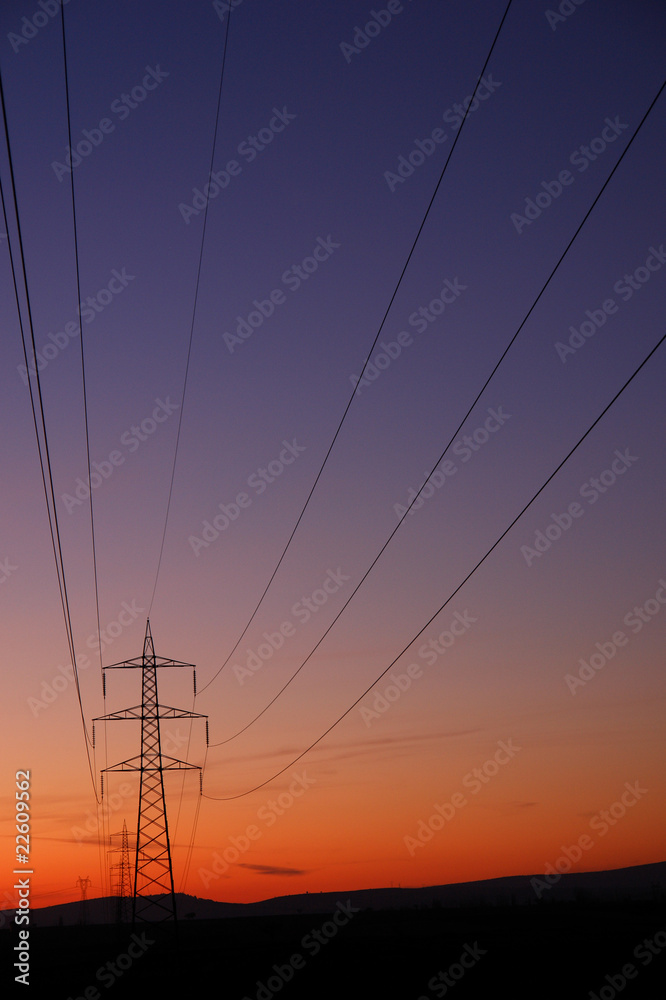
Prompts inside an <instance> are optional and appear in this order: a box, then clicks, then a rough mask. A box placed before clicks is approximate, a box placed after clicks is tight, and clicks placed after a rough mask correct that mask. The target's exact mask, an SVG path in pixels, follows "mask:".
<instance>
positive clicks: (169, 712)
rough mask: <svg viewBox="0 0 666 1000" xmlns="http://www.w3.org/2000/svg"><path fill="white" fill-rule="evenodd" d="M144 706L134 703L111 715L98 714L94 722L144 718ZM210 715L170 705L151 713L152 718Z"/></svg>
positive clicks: (161, 706) (185, 717) (187, 717)
mask: <svg viewBox="0 0 666 1000" xmlns="http://www.w3.org/2000/svg"><path fill="white" fill-rule="evenodd" d="M142 711H143V709H142V706H141V705H134V706H133V707H132V708H123V709H121V710H120V711H119V712H111V713H110V714H109V715H98V716H97V718H95V719H93V722H117V721H118V720H121V719H139V720H141V719H142V718H143V714H142ZM206 718H208V716H206V715H200V714H199V712H187V711H185V710H183V709H180V708H171V707H170V706H169V705H160V707H159V713H158V714H156V715H151V719H206Z"/></svg>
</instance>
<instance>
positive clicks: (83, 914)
mask: <svg viewBox="0 0 666 1000" xmlns="http://www.w3.org/2000/svg"><path fill="white" fill-rule="evenodd" d="M76 884H77V886H78V888H79V889H80V890H81V902H80V904H79V923H80V924H86V923H87V922H88V907H87V905H86V904H87V902H88V886H90V885H92V882H91V881H90V879H89V878H88V876H87V875H86V877H85V878H81V876H80V875H79V877H78V878H77V880H76Z"/></svg>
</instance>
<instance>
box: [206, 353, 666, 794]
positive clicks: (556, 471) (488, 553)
mask: <svg viewBox="0 0 666 1000" xmlns="http://www.w3.org/2000/svg"><path fill="white" fill-rule="evenodd" d="M664 340H666V333H665V334H664V335H663V336H662V337H661V338H660V340H658V341H657V343H656V344H655V346H654V347H653V348H652V350H651V351H650V353H649V354H648V355H647V357H645V358H644V359H643V361H641V363H640V364H639V365H638V367H637V368H636V369H635V370H634V372H633V373H632V374H631V375H630V376H629V378H628V379H627V381H626V382H625V383H624V385H623V386H622V388H621V389H619V390H618V392H616V393H615V395H614V396H613V398H612V399H611V401H610V403H608V404H607V405H606V406H605V407H604V408H603V410H602V411H601V413H600V414H599V416H598V417H597V418H596V420H594V422H593V423H592V424H591V425H590V426H589V427H588V429H587V430H586V431H585V433H584V434H583V435H582V436H581V437H580V438H579V439H578V441H577V442H576V444H575V445H574V446H573V448H571V450H570V451H569V452H568V453H567V454H566V455H565V457H564V458H563V459H562V461H561V462H560V463H559V465H557V467H556V468H555V469H554V470H553V472H551V474H550V475H549V476H548V478H547V479H546V481H545V482H544V483H543V485H542V486H540V487H539V489H538V490H537V491H536V493H535V494H534V495H533V497H532V499H531V500H529V501H528V502H527V503H526V504H525V506H524V507H523V509H522V510H521V511H520V512H519V513H518V514H517V515H516V516H515V517H514V519H513V520H512V521H511V523H510V524H509V526H508V527H507V528H505V529H504V531H503V532H502V534H501V535H500V536H499V538H498V539H497V540H496V541H495V542H494V543H493V544H492V545H491V546H490V548H489V549H488V550H487V551H486V553H485V555H483V556H482V557H481V559H479V561H478V562H477V563H476V565H475V566H474V567H473V568H472V569H471V570H470V571H469V573H468V574H467V576H466V577H465V578H464V579H463V580H462V581H461V582H460V583H459V584H458V586H457V587H456V589H455V590H454V591H453V592H452V593H451V594H449V596H448V597H447V599H446V600H445V601H444V603H443V604H441V605H440V606H439V608H438V609H437V611H436V612H435V613H434V614H433V615H432V616H431V617H430V618H429V619H428V621H427V622H426V623H425V625H423V627H422V628H420V629H419V631H418V632H417V633H416V635H414V636H412V638H411V639H410V640H409V642H408V643H407V645H406V646H404V647H403V649H402V650H401V651H400V652H399V653H398V655H397V656H396V657H395V658H394V659H393V660H392V661H391V662H390V663H389V665H388V667H386V669H385V670H382V672H381V674H380V675H379V676H378V677H376V678H375V679H374V681H373V682H372V684H370V685H369V686H368V687H367V688H366V689H365V691H363V693H362V694H361V695H359V697H358V698H357V699H356V701H354V702H352V704H351V705H350V706H349V708H348V709H346V711H344V712H343V713H342V715H340V716H338V718H337V719H336V720H335V722H334V723H332V724H331V725H330V726H329V727H328V729H327V730H326V731H325V732H323V733H322V734H321V736H319V737H318V738H317V739H316V740H314V741H313V742H312V743H311V744H310V745H309V746H308V747H306V749H305V750H303V751H302V753H300V754H299V755H298V756H297V757H294V759H293V760H292V761H290V763H289V764H287V765H285V767H283V768H281V769H280V770H279V771H277V772H276V773H275V774H274V775H272V776H271V777H270V778H267V779H266V781H262V782H261V783H260V784H258V785H255V786H254V788H249V789H248V790H247V791H245V792H239V793H238V794H237V795H224V796H218V795H206V793H205V792H202V795H203V796H204V797H205V798H207V799H213V800H214V801H216V802H229V801H231V800H232V799H240V798H243V797H244V796H245V795H251V794H252V792H256V791H258V789H260V788H263V787H264V785H268V784H270V782H271V781H275V779H276V778H279V776H280V775H281V774H284V772H285V771H287V770H288V769H289V768H290V767H293V765H294V764H296V763H297V762H298V761H299V760H301V758H302V757H304V756H305V755H306V754H307V753H309V752H310V750H312V749H313V748H314V747H316V746H317V744H318V743H321V741H322V740H323V739H324V738H325V737H326V736H328V734H329V733H330V732H331V730H333V729H335V727H336V726H337V725H339V723H340V722H342V720H343V719H344V718H346V717H347V716H348V715H349V713H350V712H351V711H352V709H353V708H355V707H356V706H357V705H358V703H359V701H361V700H362V699H363V698H365V696H366V695H367V694H368V693H369V692H370V691H372V689H373V687H374V686H375V684H377V682H378V681H380V680H381V679H382V677H384V676H385V675H386V674H387V673H388V672H389V670H390V669H391V668H392V667H394V666H395V664H396V663H397V662H398V660H399V659H400V657H401V656H403V655H404V654H405V653H406V652H407V650H408V649H409V647H410V646H411V645H412V644H413V643H414V642H416V640H417V639H418V638H419V636H421V635H422V634H423V633H424V632H425V630H426V629H427V628H428V626H429V625H431V624H432V622H434V620H435V618H437V616H438V615H439V614H440V613H441V612H442V611H443V610H444V608H445V607H446V605H447V604H448V603H449V602H450V601H452V600H453V598H454V597H455V596H456V594H457V593H458V592H459V591H460V590H461V589H462V588H463V587H464V585H465V584H466V583H467V581H468V580H469V579H470V578H471V577H472V576H473V575H474V573H476V571H477V569H479V567H480V566H482V565H483V563H484V562H485V561H486V559H487V558H488V556H489V555H490V554H491V553H492V552H493V551H494V550H495V549H496V548H497V546H498V545H499V543H500V542H501V541H502V539H503V538H504V537H505V536H506V535H507V534H508V533H509V531H511V529H512V528H513V526H514V524H516V522H517V521H519V520H520V518H521V517H522V516H523V514H524V513H525V511H527V510H528V509H529V508H530V507H531V506H532V504H533V503H534V501H535V500H536V499H537V497H539V496H540V495H541V493H543V491H544V490H545V488H546V486H548V484H549V483H550V482H551V480H552V479H554V477H555V476H556V475H557V473H558V472H559V471H560V469H561V468H562V466H563V465H564V464H565V463H566V462H567V461H568V460H569V459H570V458H571V456H572V455H573V453H574V452H575V451H576V449H577V448H579V447H580V445H581V444H582V443H583V441H584V440H585V439H586V438H587V436H588V435H589V434H590V433H591V432H592V431H593V430H594V428H595V427H596V425H597V424H598V423H599V421H600V420H601V419H602V417H603V416H604V415H605V414H606V413H607V412H608V410H609V409H610V408H611V406H612V405H613V403H615V401H616V400H617V399H618V398H619V397H620V396H621V395H622V393H623V392H624V390H625V389H626V388H627V386H628V385H630V383H631V382H632V381H633V380H634V379H635V378H636V376H637V375H638V373H639V372H640V371H641V369H642V368H643V367H644V366H645V365H646V364H647V362H648V361H649V360H650V358H651V357H652V355H653V354H654V353H655V352H656V351H657V350H658V348H659V347H660V346H661V345H662V344H663V342H664Z"/></svg>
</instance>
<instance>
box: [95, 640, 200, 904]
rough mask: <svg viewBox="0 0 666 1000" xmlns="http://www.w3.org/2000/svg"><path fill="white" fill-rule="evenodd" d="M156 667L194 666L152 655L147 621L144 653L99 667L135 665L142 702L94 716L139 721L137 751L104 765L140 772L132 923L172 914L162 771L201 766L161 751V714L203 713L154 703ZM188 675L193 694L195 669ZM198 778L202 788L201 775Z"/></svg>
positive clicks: (164, 716) (196, 716) (188, 715)
mask: <svg viewBox="0 0 666 1000" xmlns="http://www.w3.org/2000/svg"><path fill="white" fill-rule="evenodd" d="M159 667H191V668H192V670H194V664H193V663H183V662H181V661H180V660H168V659H164V658H162V657H156V656H155V649H154V646H153V637H152V634H151V631H150V621H149V620H148V621H146V635H145V639H144V642H143V654H142V655H141V656H139V657H136V658H135V659H133V660H124V661H123V662H122V663H113V664H111V665H110V666H108V667H104V668H103V670H104V671H106V670H128V669H140V670H141V677H142V684H141V704H140V705H136V706H135V707H134V708H125V709H122V710H121V711H120V712H111V714H110V715H103V716H100V717H99V719H96V720H95V721H96V722H97V721H108V722H112V721H116V720H119V719H137V720H140V722H141V753H140V755H139V756H138V757H130V758H129V760H124V761H121V763H119V764H114V765H113V766H112V767H106V768H104V771H138V772H139V773H140V775H141V778H140V786H139V814H138V821H137V833H136V853H135V863H134V885H133V892H132V895H133V904H132V923H133V924H134V923H135V922H136V921H139V920H146V921H152V922H155V921H163V920H169V919H173V920H175V919H176V897H175V891H174V883H173V867H172V863H171V845H170V843H169V826H168V823H167V810H166V799H165V797H164V772H165V771H177V770H178V771H180V770H183V769H188V770H189V769H195V768H196V769H198V770H199V771H201V768H200V767H199V765H198V764H188V763H187V762H186V761H183V760H178V759H177V758H175V757H169V756H167V755H166V754H163V753H162V747H161V737H160V719H205V718H207V716H204V715H200V714H199V713H198V712H187V711H183V710H182V709H179V708H169V707H168V706H166V705H160V704H159V700H158V695H157V670H158V668H159ZM193 680H194V691H195V694H196V674H195V675H194V677H193ZM103 683H104V686H105V687H104V690H105V692H106V674H104V675H103ZM206 729H208V727H206ZM206 738H207V737H206ZM199 783H200V787H201V775H200V776H199Z"/></svg>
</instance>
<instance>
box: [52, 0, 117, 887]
mask: <svg viewBox="0 0 666 1000" xmlns="http://www.w3.org/2000/svg"><path fill="white" fill-rule="evenodd" d="M60 16H61V17H60V19H61V26H62V57H63V69H64V77H65V105H66V108H67V142H68V145H69V148H70V149H72V121H71V113H70V102H69V73H68V69H67V39H66V36H65V8H64V6H63V7H61V8H60ZM69 176H70V184H71V192H72V230H73V233H74V263H75V268H76V302H77V308H79V305H80V303H81V272H80V267H79V237H78V226H77V224H76V197H75V194H74V168H73V167H72V169H71V170H70V172H69ZM79 319H80V309H79ZM79 341H80V347H81V352H80V356H81V384H82V388H83V423H84V428H85V435H86V464H87V469H88V502H89V507H90V538H91V543H92V559H93V582H94V589H95V615H96V620H97V635H98V636H99V634H100V630H101V624H100V617H99V584H98V575H97V548H96V546H95V512H94V508H93V491H92V488H91V487H90V481H91V468H90V435H89V426H88V393H87V391H86V362H85V350H84V346H83V341H84V337H83V324H82V323H81V324H80V337H79ZM98 648H99V667H100V677H101V678H102V697H103V700H104V705H105V706H106V687H105V685H104V682H103V670H102V646H101V643H99V644H98ZM104 713H105V714H106V707H105V709H104ZM104 751H105V764H108V759H106V757H107V741H106V730H105V732H104ZM93 764H94V767H95V774H97V755H96V752H95V747H94V746H93ZM96 809H97V813H98V817H97V818H98V823H99V809H100V803H99V802H97V803H96ZM107 835H108V829H107V818H106V816H105V815H104V810H102V838H103V840H104V842H105V843H106V840H107ZM98 848H99V866H100V879H101V882H102V887H103V890H104V888H105V887H106V874H107V873H106V865H105V864H104V853H103V848H102V845H101V843H99V842H98Z"/></svg>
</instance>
